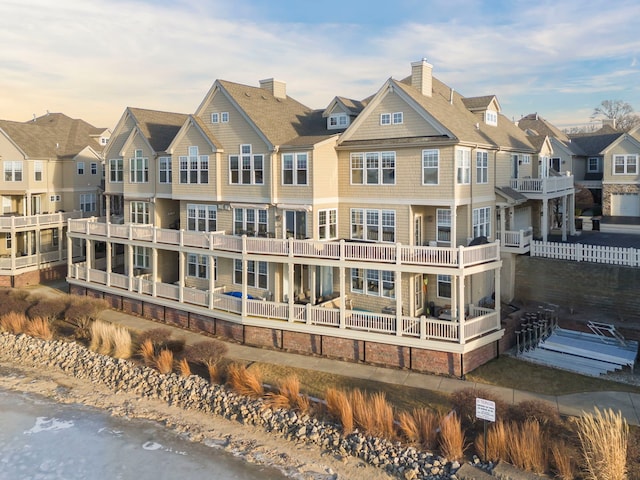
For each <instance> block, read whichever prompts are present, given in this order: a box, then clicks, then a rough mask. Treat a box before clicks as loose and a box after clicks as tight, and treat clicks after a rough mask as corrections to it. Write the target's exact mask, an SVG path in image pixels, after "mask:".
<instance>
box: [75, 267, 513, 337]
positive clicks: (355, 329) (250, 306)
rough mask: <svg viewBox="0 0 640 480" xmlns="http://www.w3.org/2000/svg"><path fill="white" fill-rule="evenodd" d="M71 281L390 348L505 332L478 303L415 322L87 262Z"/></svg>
mask: <svg viewBox="0 0 640 480" xmlns="http://www.w3.org/2000/svg"><path fill="white" fill-rule="evenodd" d="M67 280H68V281H69V282H70V283H74V284H79V285H85V286H87V287H92V286H93V287H96V286H102V287H103V288H105V289H109V290H111V291H113V292H114V293H118V292H119V293H120V294H123V293H125V292H127V293H126V294H127V295H129V296H132V297H134V298H137V299H140V300H143V301H151V302H153V301H154V300H157V301H162V303H163V304H171V303H174V302H175V307H176V308H181V309H186V310H190V311H194V312H198V313H202V312H203V311H204V312H209V311H210V310H213V311H214V312H217V316H219V317H220V318H225V316H227V317H228V318H229V319H230V320H234V319H235V320H236V321H237V320H240V319H242V322H243V323H244V324H247V325H251V324H255V325H259V326H267V325H268V326H270V327H273V328H281V329H285V330H287V329H289V330H299V328H298V327H296V325H305V328H306V329H308V330H310V331H314V330H317V331H318V332H319V333H327V329H331V330H334V329H335V330H336V331H337V330H338V329H340V331H341V333H339V336H341V337H345V336H349V335H350V336H351V337H353V338H368V339H376V340H378V341H383V340H381V337H384V338H386V339H387V343H396V342H397V341H398V339H399V338H403V339H404V341H403V342H401V343H403V344H410V345H420V344H423V343H424V342H425V341H431V342H437V343H440V344H441V346H442V344H449V345H451V349H455V348H456V347H453V345H456V344H458V345H460V344H465V343H466V342H469V341H472V340H474V339H477V338H479V337H482V336H485V335H487V334H491V333H494V332H498V331H499V330H500V329H501V325H500V318H499V314H498V312H497V311H496V310H494V309H491V308H484V307H479V306H475V305H473V304H469V305H467V308H466V309H465V310H466V311H467V312H468V315H466V318H465V319H463V321H462V322H457V321H450V320H442V319H439V318H434V317H425V316H421V317H409V316H406V315H396V314H386V313H377V312H365V311H360V310H352V309H349V308H327V307H325V306H320V305H311V304H306V305H299V304H289V303H284V302H273V301H268V300H255V299H249V298H246V297H244V298H237V297H234V296H230V295H225V294H224V288H220V287H218V288H215V289H214V290H213V291H208V290H199V289H195V288H190V287H184V286H180V285H174V284H166V283H161V282H154V281H153V280H151V279H148V278H145V277H133V276H127V275H122V274H118V273H113V272H112V273H107V272H105V271H102V270H96V269H87V265H86V263H76V264H73V265H69V269H68V277H67ZM202 309H205V310H202ZM243 312H244V313H243ZM267 322H275V323H272V324H268V323H267ZM348 332H351V333H348ZM376 337H377V338H376ZM422 346H424V345H422Z"/></svg>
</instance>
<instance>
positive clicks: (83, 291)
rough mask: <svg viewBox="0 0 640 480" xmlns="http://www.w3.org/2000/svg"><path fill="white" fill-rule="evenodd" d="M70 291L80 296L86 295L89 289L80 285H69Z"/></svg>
mask: <svg viewBox="0 0 640 480" xmlns="http://www.w3.org/2000/svg"><path fill="white" fill-rule="evenodd" d="M69 293H70V294H71V295H78V296H80V297H84V296H86V295H87V289H86V288H84V287H79V286H78V285H69Z"/></svg>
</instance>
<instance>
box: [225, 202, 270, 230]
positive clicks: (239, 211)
mask: <svg viewBox="0 0 640 480" xmlns="http://www.w3.org/2000/svg"><path fill="white" fill-rule="evenodd" d="M267 226H268V225H267V211H266V210H258V209H254V208H236V209H235V210H234V212H233V234H234V235H245V234H246V235H256V234H258V235H267Z"/></svg>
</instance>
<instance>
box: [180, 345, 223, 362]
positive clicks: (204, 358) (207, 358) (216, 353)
mask: <svg viewBox="0 0 640 480" xmlns="http://www.w3.org/2000/svg"><path fill="white" fill-rule="evenodd" d="M227 351H228V348H227V345H226V344H225V343H223V342H221V341H220V340H206V341H203V342H197V343H194V344H193V345H189V346H188V347H187V348H186V349H185V357H186V358H188V359H189V361H191V362H194V363H200V364H202V365H204V366H206V367H209V366H213V365H216V364H217V363H218V362H220V360H222V359H223V358H224V356H225V355H226V354H227Z"/></svg>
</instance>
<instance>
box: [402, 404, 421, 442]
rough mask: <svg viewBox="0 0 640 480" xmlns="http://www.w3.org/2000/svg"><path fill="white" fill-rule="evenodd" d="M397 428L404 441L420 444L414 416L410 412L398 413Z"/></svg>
mask: <svg viewBox="0 0 640 480" xmlns="http://www.w3.org/2000/svg"><path fill="white" fill-rule="evenodd" d="M414 411H415V410H414ZM398 428H399V429H400V433H402V435H403V436H404V438H405V440H407V442H409V443H414V444H417V443H419V442H420V431H419V429H418V422H417V421H416V418H415V416H414V415H413V414H412V413H410V412H400V413H399V414H398Z"/></svg>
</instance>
